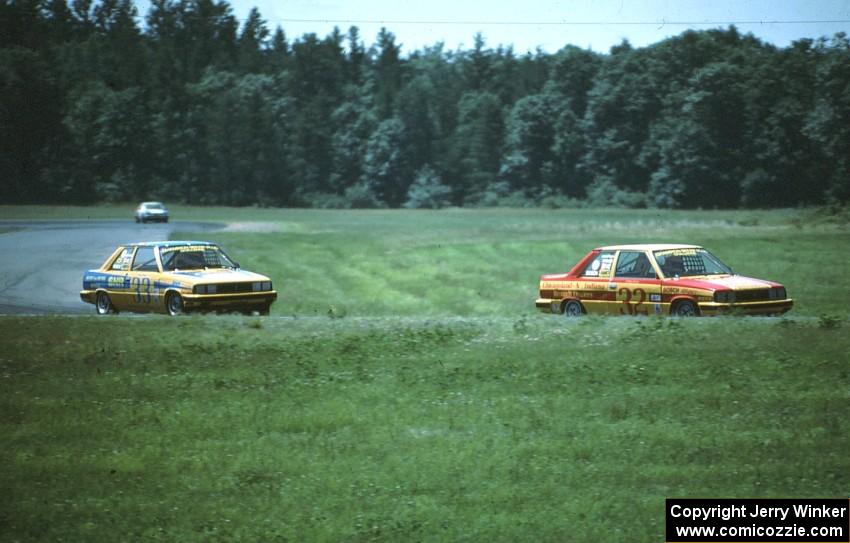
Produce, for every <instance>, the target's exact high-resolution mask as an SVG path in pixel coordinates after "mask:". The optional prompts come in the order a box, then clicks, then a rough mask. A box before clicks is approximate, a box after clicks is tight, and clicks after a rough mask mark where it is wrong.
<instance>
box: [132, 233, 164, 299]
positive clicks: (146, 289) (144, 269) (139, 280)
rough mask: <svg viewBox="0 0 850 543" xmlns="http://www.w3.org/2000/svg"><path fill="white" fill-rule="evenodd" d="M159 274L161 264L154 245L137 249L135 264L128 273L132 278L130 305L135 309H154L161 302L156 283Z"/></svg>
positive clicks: (134, 258)
mask: <svg viewBox="0 0 850 543" xmlns="http://www.w3.org/2000/svg"><path fill="white" fill-rule="evenodd" d="M158 274H159V266H158V265H157V262H156V255H155V254H154V248H153V247H146V246H142V247H139V248H138V249H136V255H135V256H134V257H133V265H132V267H131V268H130V272H129V274H128V276H129V278H130V296H129V298H130V299H129V302H128V303H129V305H130V306H131V308H132V309H133V310H135V311H154V310H156V309H157V307H156V306H157V304H158V303H159V296H157V294H158V293H156V292H155V291H154V283H155V281H156V277H157V275H158Z"/></svg>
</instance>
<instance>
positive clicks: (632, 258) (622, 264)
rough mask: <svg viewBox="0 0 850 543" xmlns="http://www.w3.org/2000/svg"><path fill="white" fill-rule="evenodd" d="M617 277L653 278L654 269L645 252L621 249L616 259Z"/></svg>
mask: <svg viewBox="0 0 850 543" xmlns="http://www.w3.org/2000/svg"><path fill="white" fill-rule="evenodd" d="M614 274H615V275H616V276H617V277H636V278H639V279H655V270H653V269H652V265H651V264H650V263H649V259H648V258H647V257H646V253H642V252H639V251H621V252H620V258H618V259H617V270H616V271H615V272H614Z"/></svg>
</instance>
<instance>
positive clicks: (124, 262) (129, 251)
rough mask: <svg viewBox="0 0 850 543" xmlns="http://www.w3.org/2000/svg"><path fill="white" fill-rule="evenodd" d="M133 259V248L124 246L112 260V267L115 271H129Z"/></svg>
mask: <svg viewBox="0 0 850 543" xmlns="http://www.w3.org/2000/svg"><path fill="white" fill-rule="evenodd" d="M132 260H133V248H132V247H124V249H123V250H122V251H121V254H120V255H118V258H116V259H115V260H114V261H113V262H112V267H111V269H113V270H115V271H127V270H129V269H130V262H131V261H132Z"/></svg>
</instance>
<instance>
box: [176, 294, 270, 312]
mask: <svg viewBox="0 0 850 543" xmlns="http://www.w3.org/2000/svg"><path fill="white" fill-rule="evenodd" d="M182 296H183V307H185V308H186V309H187V310H191V309H201V310H204V309H208V310H216V309H227V308H234V309H236V308H259V307H263V306H269V305H271V304H272V303H273V302H274V301H275V300H277V291H275V290H271V291H266V292H239V293H236V294H183V295H182Z"/></svg>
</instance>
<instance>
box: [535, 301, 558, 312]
mask: <svg viewBox="0 0 850 543" xmlns="http://www.w3.org/2000/svg"><path fill="white" fill-rule="evenodd" d="M534 306H535V307H537V309H538V310H539V311H542V312H543V313H560V312H561V300H557V299H550V298H538V299H537V301H535V302H534Z"/></svg>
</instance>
